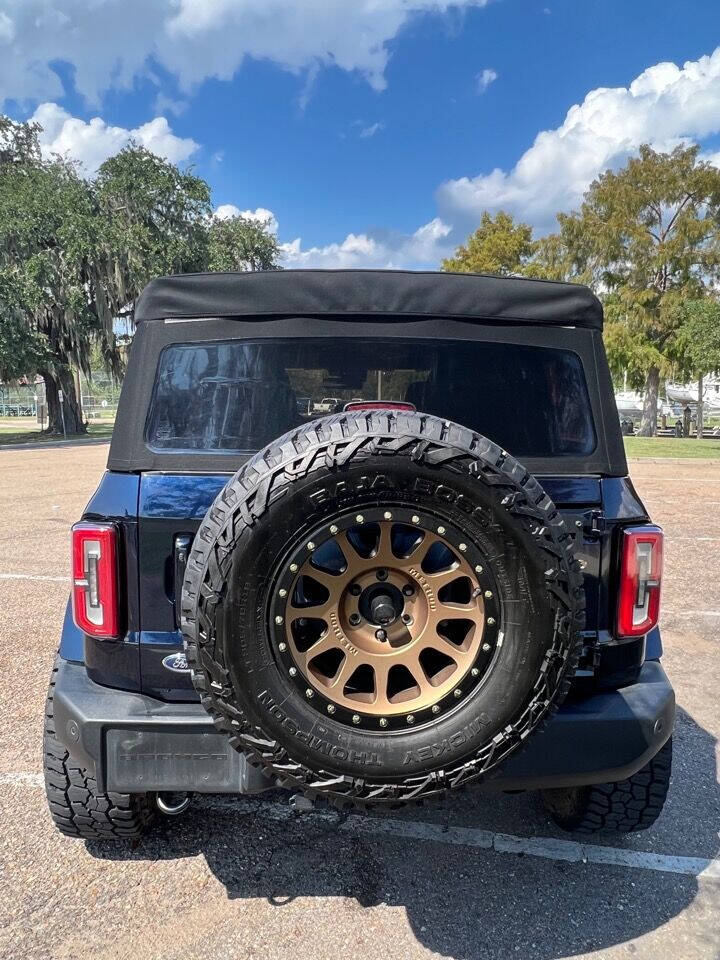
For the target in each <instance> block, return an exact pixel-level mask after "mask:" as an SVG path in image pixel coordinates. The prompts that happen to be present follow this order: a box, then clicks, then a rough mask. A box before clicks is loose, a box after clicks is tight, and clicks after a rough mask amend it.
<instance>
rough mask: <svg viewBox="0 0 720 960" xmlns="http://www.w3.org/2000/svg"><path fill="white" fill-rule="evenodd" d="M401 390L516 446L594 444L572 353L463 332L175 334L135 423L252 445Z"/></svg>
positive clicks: (180, 441) (165, 432)
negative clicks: (177, 338) (414, 336)
mask: <svg viewBox="0 0 720 960" xmlns="http://www.w3.org/2000/svg"><path fill="white" fill-rule="evenodd" d="M353 400H355V401H357V400H366V401H367V400H402V401H406V402H410V403H412V404H414V405H415V407H416V408H417V409H418V410H420V411H422V412H423V413H431V414H435V415H436V416H438V417H442V418H444V419H447V420H455V421H457V422H458V423H462V424H464V425H465V426H467V427H470V428H472V429H473V430H476V431H478V432H479V433H482V434H485V436H487V437H489V438H490V439H491V440H494V441H495V442H496V443H499V444H500V445H501V446H503V447H504V448H505V449H507V450H509V451H510V452H511V453H513V454H514V455H516V456H518V457H523V456H525V457H556V456H583V455H587V454H589V453H591V452H592V451H593V450H594V449H595V445H596V439H595V430H594V427H593V422H592V414H591V408H590V400H589V397H588V391H587V385H586V382H585V375H584V373H583V368H582V364H581V362H580V359H579V357H578V356H577V354H575V353H572V352H571V351H566V350H556V349H551V348H547V347H533V346H518V345H517V344H505V343H488V342H481V341H468V340H441V339H435V340H394V339H393V340H388V339H384V340H379V339H373V338H362V339H360V338H342V339H337V340H329V339H320V340H312V339H307V340H306V339H291V340H264V341H248V340H229V341H225V342H212V343H188V344H175V345H172V346H169V347H166V348H165V349H164V350H163V352H162V354H161V356H160V362H159V368H158V375H157V380H156V384H155V390H154V393H153V399H152V404H151V408H150V411H149V415H148V421H147V428H146V437H145V439H146V442H147V444H148V445H149V446H150V447H151V448H152V449H154V450H156V451H160V452H162V451H173V452H180V451H182V452H192V451H198V452H203V453H252V452H255V451H256V450H258V449H260V448H261V447H263V446H265V444H267V443H269V442H270V441H271V440H273V439H275V438H276V437H278V436H279V435H280V434H282V433H285V432H286V431H287V430H291V429H293V428H294V427H296V426H299V425H301V424H303V423H306V422H308V421H311V420H314V419H316V418H317V417H323V416H327V414H329V413H337V412H340V411H341V410H342V409H343V406H344V405H345V404H346V403H348V402H350V401H353Z"/></svg>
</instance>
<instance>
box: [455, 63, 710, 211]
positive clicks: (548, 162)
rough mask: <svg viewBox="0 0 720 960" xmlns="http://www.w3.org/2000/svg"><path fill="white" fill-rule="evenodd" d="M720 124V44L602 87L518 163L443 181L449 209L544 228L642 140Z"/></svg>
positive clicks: (695, 133) (667, 141) (695, 136)
mask: <svg viewBox="0 0 720 960" xmlns="http://www.w3.org/2000/svg"><path fill="white" fill-rule="evenodd" d="M718 131H720V47H719V48H718V49H716V50H715V52H714V53H713V54H712V55H710V56H704V57H701V58H700V59H699V60H695V61H689V62H688V63H686V64H685V65H684V66H683V67H682V68H679V67H677V66H676V65H675V64H674V63H658V64H656V65H655V66H652V67H649V68H648V69H647V70H645V71H644V72H643V73H641V74H640V75H639V76H638V77H637V78H636V79H635V80H633V82H632V83H631V84H630V86H629V87H627V88H626V87H616V88H607V87H599V88H597V89H596V90H591V91H590V93H588V94H587V96H586V97H585V99H584V100H583V102H582V103H581V104H576V105H575V106H573V107H571V108H570V109H569V110H568V112H567V116H566V117H565V120H564V122H563V123H562V125H561V126H559V127H557V128H556V129H554V130H544V131H542V132H541V133H539V134H538V135H537V137H536V138H535V142H534V143H533V145H532V146H531V147H530V148H529V149H528V150H527V151H526V152H525V153H524V154H523V155H522V157H521V158H520V159H519V160H518V162H517V163H516V164H515V166H514V167H513V168H512V169H511V170H501V169H495V170H493V171H492V172H490V173H487V174H480V175H479V176H476V177H461V178H460V179H458V180H449V181H447V182H446V183H444V184H442V185H441V186H440V188H439V189H438V192H437V199H438V204H439V207H440V212H441V215H442V216H443V217H444V218H445V219H446V220H448V221H449V222H451V223H453V224H455V225H461V226H462V227H463V228H465V227H467V226H469V225H471V224H475V223H477V221H478V219H479V217H480V214H481V213H482V211H483V210H491V211H495V210H498V209H505V210H508V211H510V212H512V213H514V214H516V215H517V216H519V217H522V219H523V220H527V221H529V222H530V223H532V224H534V225H536V226H537V227H539V228H540V229H545V228H549V227H552V226H553V225H554V214H555V213H556V212H557V211H558V210H569V209H571V208H572V207H574V206H576V205H577V204H578V202H579V201H580V199H581V198H582V194H583V193H584V191H585V190H586V189H587V187H588V186H589V184H590V183H591V181H592V180H593V179H594V178H595V177H596V176H597V175H598V174H599V173H601V172H602V171H603V170H605V169H607V168H608V167H612V166H616V165H619V164H621V163H623V162H624V161H625V159H626V158H627V157H628V155H630V154H631V153H633V152H634V151H636V150H637V148H638V147H639V146H640V144H642V143H650V144H652V145H653V146H655V147H656V149H660V150H667V149H671V148H672V147H673V146H674V145H676V144H678V143H682V142H688V141H694V140H702V139H703V138H704V137H707V136H710V135H711V134H714V133H717V132H718Z"/></svg>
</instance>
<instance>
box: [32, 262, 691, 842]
mask: <svg viewBox="0 0 720 960" xmlns="http://www.w3.org/2000/svg"><path fill="white" fill-rule="evenodd" d="M135 320H136V333H135V337H134V341H133V344H132V349H131V354H130V358H129V363H128V369H127V376H126V378H125V381H124V384H123V390H122V396H121V399H120V405H119V409H118V416H117V421H116V425H115V431H114V434H113V438H112V443H111V446H110V454H109V459H108V465H107V471H106V473H105V474H104V475H103V477H102V480H101V482H100V485H99V487H98V489H97V491H96V492H95V494H94V495H93V496H92V498H91V500H90V502H89V504H88V506H87V508H86V510H85V513H84V514H83V517H82V519H81V521H80V522H79V523H77V524H76V525H75V526H74V527H73V530H72V602H71V604H69V605H68V612H67V615H66V618H65V623H64V627H63V631H62V638H61V643H60V650H59V654H58V657H57V661H56V664H55V666H54V669H53V673H52V678H51V682H50V691H49V695H48V700H47V710H46V726H45V741H44V761H45V764H44V765H45V779H46V784H47V798H48V803H49V806H50V811H51V814H52V817H53V819H54V821H55V823H56V825H57V826H58V827H59V829H60V830H61V831H62V832H63V833H65V834H68V835H70V836H75V837H84V838H95V839H102V838H104V839H119V838H128V837H135V836H137V835H139V834H140V833H141V832H142V831H143V830H144V829H145V828H146V827H147V826H148V824H149V823H150V822H151V820H152V818H153V816H154V815H155V814H156V813H157V811H158V810H160V811H163V812H165V813H174V812H179V811H182V810H183V809H184V808H185V807H186V806H187V804H188V802H189V797H190V796H191V794H192V793H195V792H200V793H230V794H247V793H259V792H261V791H265V790H271V789H277V788H279V787H280V788H286V789H287V790H289V791H291V792H292V795H293V796H294V797H306V798H308V799H309V800H310V801H314V800H318V799H323V800H325V801H326V802H328V803H331V804H334V805H337V806H359V807H361V808H365V809H368V808H378V807H385V808H387V807H393V806H398V805H402V804H404V803H409V802H416V801H422V800H424V799H427V798H433V797H440V798H441V797H442V796H444V795H445V794H447V793H450V792H452V791H454V790H457V789H459V788H461V787H470V786H475V785H477V786H478V787H479V788H481V789H486V790H498V791H507V790H513V791H514V790H539V791H541V793H542V796H543V798H544V801H545V804H546V807H547V809H548V811H549V813H550V814H551V816H552V817H553V818H554V820H555V821H556V822H557V823H558V824H560V825H561V826H562V827H564V828H566V829H570V830H580V831H585V832H588V831H596V830H617V831H631V830H641V829H644V828H646V827H648V826H650V825H651V824H652V823H653V822H654V821H655V819H656V818H657V816H658V815H659V813H660V811H661V809H662V806H663V803H664V800H665V796H666V794H667V790H668V784H669V779H670V765H671V749H672V748H671V739H670V738H671V733H672V728H673V721H674V710H675V705H674V695H673V690H672V687H671V686H670V684H669V682H668V680H667V677H666V675H665V673H664V671H663V668H662V666H661V665H660V657H661V654H662V646H661V642H660V633H659V630H658V626H657V623H658V614H659V602H660V581H661V568H662V532H661V531H660V529H659V528H658V527H656V526H654V525H653V524H652V523H651V522H650V520H649V517H648V515H647V512H646V510H645V508H644V506H643V504H642V503H641V501H640V499H639V498H638V496H637V494H636V493H635V491H634V489H633V486H632V484H631V482H630V480H629V479H628V476H627V463H626V460H625V454H624V450H623V443H622V438H621V434H620V424H619V422H618V416H617V411H616V409H615V404H614V398H613V389H612V383H611V379H610V374H609V371H608V365H607V361H606V357H605V352H604V349H603V341H602V308H601V305H600V303H599V302H598V300H597V299H596V298H595V297H594V296H593V294H592V293H591V292H590V291H589V290H588V289H586V288H585V287H582V286H576V285H571V284H562V283H551V282H546V281H539V280H527V279H520V278H501V277H493V276H480V275H468V274H441V273H412V272H400V271H319V270H318V271H315V270H309V271H278V272H268V273H247V274H198V275H185V276H177V277H168V278H164V279H158V280H155V281H153V282H152V283H150V285H149V286H148V287H147V288H146V290H145V291H144V293H143V294H142V296H141V297H140V298H139V300H138V302H137V304H136V310H135Z"/></svg>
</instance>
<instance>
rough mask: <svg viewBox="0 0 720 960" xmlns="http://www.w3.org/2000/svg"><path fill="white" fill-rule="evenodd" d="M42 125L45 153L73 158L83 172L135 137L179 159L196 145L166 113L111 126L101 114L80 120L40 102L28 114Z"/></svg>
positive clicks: (90, 171)
mask: <svg viewBox="0 0 720 960" xmlns="http://www.w3.org/2000/svg"><path fill="white" fill-rule="evenodd" d="M30 119H31V120H32V121H35V122H37V123H39V124H40V126H41V127H42V128H43V129H42V132H41V134H40V146H41V148H42V152H43V154H44V155H45V156H50V155H51V154H55V153H59V154H60V155H61V156H64V157H67V158H68V159H71V160H76V161H78V163H79V164H80V167H81V169H82V171H83V173H84V174H85V175H86V176H92V175H93V174H94V173H96V172H97V169H98V167H99V166H100V164H101V163H102V162H103V161H104V160H107V158H108V157H110V156H112V155H113V154H114V153H117V152H118V150H122V148H123V147H124V146H126V145H127V144H128V143H129V142H130V140H135V141H137V142H138V143H140V144H142V146H144V147H147V149H148V150H151V151H152V152H153V153H156V154H158V156H161V157H164V158H165V159H167V160H170V161H172V162H173V163H182V162H183V161H184V160H187V159H188V158H189V157H190V156H192V154H193V153H195V151H196V150H197V149H198V144H197V143H195V141H194V140H190V139H183V138H182V137H177V136H176V135H175V134H174V133H173V132H172V130H171V129H170V125H169V124H168V122H167V120H166V119H165V117H156V118H155V119H154V120H150V121H149V122H148V123H143V124H142V125H141V126H139V127H135V128H134V129H133V130H128V129H126V128H125V127H114V126H111V125H110V124H108V123H106V122H105V121H104V120H103V119H101V118H100V117H93V118H92V120H89V121H87V122H86V121H85V120H80V119H78V118H77V117H73V116H71V115H70V114H69V113H68V112H67V110H64V109H63V108H62V107H59V106H58V105H57V104H56V103H41V104H40V106H39V107H38V108H37V110H36V111H35V113H34V114H33V115H32V117H31V118H30Z"/></svg>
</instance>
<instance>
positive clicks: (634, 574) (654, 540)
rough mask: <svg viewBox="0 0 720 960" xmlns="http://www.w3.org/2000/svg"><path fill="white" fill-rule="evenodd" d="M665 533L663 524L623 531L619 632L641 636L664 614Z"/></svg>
mask: <svg viewBox="0 0 720 960" xmlns="http://www.w3.org/2000/svg"><path fill="white" fill-rule="evenodd" d="M662 562H663V534H662V530H660V528H659V527H630V528H626V529H625V530H623V532H622V553H621V559H620V591H619V594H618V609H617V635H618V636H619V637H639V636H642V634H645V633H648V632H649V631H650V630H652V628H653V627H654V626H656V624H657V622H658V617H659V616H660V583H661V581H662Z"/></svg>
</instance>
